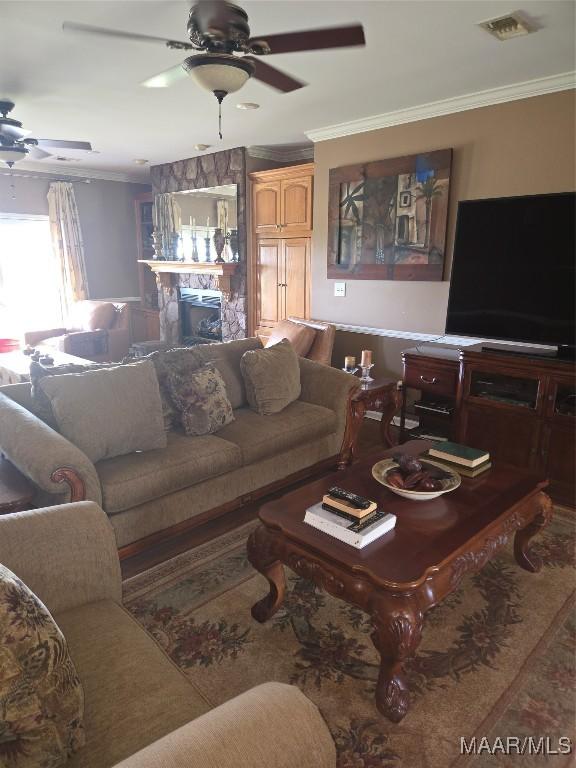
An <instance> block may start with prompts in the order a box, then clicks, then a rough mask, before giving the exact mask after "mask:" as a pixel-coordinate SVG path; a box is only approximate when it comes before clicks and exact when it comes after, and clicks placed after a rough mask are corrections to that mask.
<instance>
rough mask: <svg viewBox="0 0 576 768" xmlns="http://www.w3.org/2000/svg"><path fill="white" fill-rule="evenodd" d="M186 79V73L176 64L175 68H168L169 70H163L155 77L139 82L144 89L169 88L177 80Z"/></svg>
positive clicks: (180, 65)
mask: <svg viewBox="0 0 576 768" xmlns="http://www.w3.org/2000/svg"><path fill="white" fill-rule="evenodd" d="M186 77H188V73H187V72H186V70H185V69H184V67H183V66H182V64H176V66H174V67H170V69H165V70H164V72H159V73H158V74H157V75H154V76H153V77H149V78H148V79H147V80H144V81H143V82H141V83H140V85H143V86H144V87H145V88H169V87H170V86H171V85H173V84H174V83H177V82H178V80H184V79H185V78H186Z"/></svg>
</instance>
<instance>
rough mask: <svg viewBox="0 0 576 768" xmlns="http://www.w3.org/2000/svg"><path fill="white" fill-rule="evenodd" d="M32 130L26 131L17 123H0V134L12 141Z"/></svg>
mask: <svg viewBox="0 0 576 768" xmlns="http://www.w3.org/2000/svg"><path fill="white" fill-rule="evenodd" d="M30 133H32V131H27V130H26V129H25V128H19V127H18V126H17V125H6V124H3V123H0V136H6V137H7V138H9V139H12V140H13V141H20V139H24V138H25V137H26V136H29V135H30Z"/></svg>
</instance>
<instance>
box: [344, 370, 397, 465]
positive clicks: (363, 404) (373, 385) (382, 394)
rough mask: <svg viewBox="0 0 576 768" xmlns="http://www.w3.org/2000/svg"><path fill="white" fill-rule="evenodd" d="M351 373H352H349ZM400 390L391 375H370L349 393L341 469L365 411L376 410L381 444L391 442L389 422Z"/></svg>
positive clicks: (350, 456) (351, 450)
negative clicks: (380, 414) (378, 412)
mask: <svg viewBox="0 0 576 768" xmlns="http://www.w3.org/2000/svg"><path fill="white" fill-rule="evenodd" d="M350 375H352V374H350ZM401 402H402V395H401V391H400V390H399V389H398V384H397V382H396V380H395V379H384V378H380V379H373V380H372V381H368V382H366V383H364V382H362V383H361V385H360V387H359V388H358V389H355V390H354V391H353V392H352V394H351V395H350V400H349V401H348V409H349V410H348V419H347V423H346V432H345V434H344V441H343V443H342V451H341V452H340V461H339V462H338V469H345V468H346V467H347V466H348V465H349V464H350V463H351V462H352V460H353V458H354V450H355V447H356V442H357V440H358V435H359V433H360V427H361V426H362V421H363V419H364V416H365V415H366V411H380V412H381V413H382V417H381V419H380V437H381V439H382V444H383V445H384V447H385V448H392V447H393V446H394V444H395V442H394V440H393V439H392V436H391V434H390V422H391V421H392V418H393V416H394V415H395V414H396V413H397V412H398V410H399V409H400V405H401Z"/></svg>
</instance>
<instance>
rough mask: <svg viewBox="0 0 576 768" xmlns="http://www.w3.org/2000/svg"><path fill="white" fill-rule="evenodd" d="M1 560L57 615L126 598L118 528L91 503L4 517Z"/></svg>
mask: <svg viewBox="0 0 576 768" xmlns="http://www.w3.org/2000/svg"><path fill="white" fill-rule="evenodd" d="M0 563H2V564H3V565H5V566H6V567H7V568H9V569H10V570H11V571H14V573H15V574H16V575H17V576H18V577H19V578H20V579H22V581H24V582H25V583H26V584H27V585H28V586H29V587H30V589H31V590H32V591H33V592H34V593H35V594H36V595H38V597H39V598H40V599H41V600H42V602H43V603H44V604H45V605H46V606H47V608H48V610H49V611H51V612H52V613H58V612H59V611H64V610H67V609H69V608H75V607H77V606H79V605H84V604H85V603H90V602H94V601H96V600H106V599H108V600H114V601H116V602H118V603H120V602H121V600H122V580H121V575H120V561H119V559H118V550H117V548H116V539H115V538H114V532H113V530H112V526H111V525H110V521H109V520H108V517H107V515H106V513H105V512H103V510H102V509H101V508H100V507H99V506H98V505H97V504H94V503H93V502H91V501H81V502H77V503H75V504H62V505H59V506H55V507H44V508H42V509H32V510H29V511H27V512H15V513H14V514H11V515H0Z"/></svg>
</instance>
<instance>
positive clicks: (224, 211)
mask: <svg viewBox="0 0 576 768" xmlns="http://www.w3.org/2000/svg"><path fill="white" fill-rule="evenodd" d="M216 213H217V221H218V227H219V228H220V229H221V230H222V232H224V234H225V235H226V234H228V200H217V201H216Z"/></svg>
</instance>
